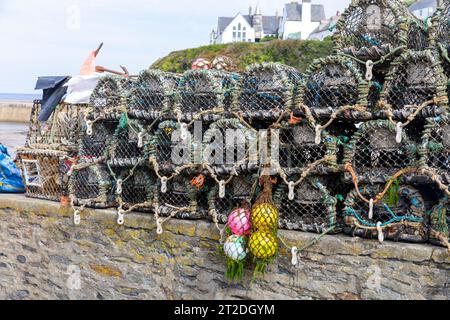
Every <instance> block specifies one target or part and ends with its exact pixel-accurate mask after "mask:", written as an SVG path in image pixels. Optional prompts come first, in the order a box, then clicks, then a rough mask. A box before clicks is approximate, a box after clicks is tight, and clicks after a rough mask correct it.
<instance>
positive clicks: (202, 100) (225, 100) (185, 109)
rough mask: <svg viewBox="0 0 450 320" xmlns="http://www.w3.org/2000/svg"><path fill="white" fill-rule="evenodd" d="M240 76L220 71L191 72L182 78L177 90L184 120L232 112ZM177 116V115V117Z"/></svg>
mask: <svg viewBox="0 0 450 320" xmlns="http://www.w3.org/2000/svg"><path fill="white" fill-rule="evenodd" d="M239 79H240V76H239V75H237V74H235V73H228V72H224V71H218V70H190V71H187V72H185V73H184V74H183V76H181V78H180V81H179V83H178V88H177V95H178V97H177V100H178V106H179V109H180V111H181V115H182V118H183V120H187V121H190V120H192V119H193V116H194V115H196V114H198V113H200V112H207V111H211V110H213V109H223V110H224V111H226V112H231V111H232V110H233V109H234V107H235V104H236V98H235V91H236V89H237V87H238V84H239ZM175 116H176V115H175Z"/></svg>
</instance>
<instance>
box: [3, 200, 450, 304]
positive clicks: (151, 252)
mask: <svg viewBox="0 0 450 320" xmlns="http://www.w3.org/2000/svg"><path fill="white" fill-rule="evenodd" d="M71 215H72V212H71V210H70V209H68V208H61V207H60V205H59V204H58V203H52V202H48V201H40V200H34V199H27V198H25V197H24V196H22V195H0V298H1V299H449V298H450V288H449V287H450V283H449V281H450V280H449V279H450V258H449V253H448V251H447V250H446V249H444V248H440V247H434V246H431V245H428V244H406V243H393V242H385V243H383V244H380V243H378V242H377V241H372V240H363V239H358V238H350V237H347V236H345V235H336V236H325V237H324V238H323V239H322V240H321V241H320V242H319V243H318V244H317V245H315V246H313V247H311V248H309V249H307V250H306V251H305V252H304V253H303V254H302V256H301V259H300V261H299V264H298V265H297V267H293V266H292V265H291V263H290V256H289V254H288V252H287V251H286V250H284V249H283V250H281V252H280V256H279V257H278V259H277V260H276V262H275V263H274V264H273V266H272V267H271V268H270V270H269V272H268V273H267V274H266V275H265V276H264V277H263V278H260V279H257V280H255V281H252V274H251V271H250V270H248V271H246V275H245V279H244V281H243V282H242V283H239V284H230V283H228V281H227V280H226V278H225V276H224V273H225V268H226V264H225V261H224V259H223V258H222V256H221V255H220V254H219V253H218V250H217V245H218V233H217V231H216V229H215V228H214V226H213V224H211V223H209V222H207V221H184V220H171V221H170V222H168V224H167V225H166V226H165V232H164V234H163V235H161V236H157V235H156V231H155V223H154V219H153V217H152V216H151V215H146V214H140V213H136V214H134V213H133V214H130V215H127V216H126V222H125V225H124V226H118V225H117V224H116V219H117V218H116V213H115V212H114V211H109V210H92V211H86V212H84V213H83V215H82V223H81V225H80V226H74V224H73V222H72V216H71ZM279 234H280V236H281V237H282V238H283V239H284V240H285V241H286V242H287V243H288V244H290V245H296V246H298V247H301V246H302V245H305V244H306V243H308V242H309V241H311V239H313V238H315V237H316V235H314V234H309V233H302V232H291V231H280V233H279Z"/></svg>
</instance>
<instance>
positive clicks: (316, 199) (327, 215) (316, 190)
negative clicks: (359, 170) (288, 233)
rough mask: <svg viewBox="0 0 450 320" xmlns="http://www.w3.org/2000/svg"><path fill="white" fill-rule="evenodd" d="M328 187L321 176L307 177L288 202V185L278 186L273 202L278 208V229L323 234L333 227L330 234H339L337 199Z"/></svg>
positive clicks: (327, 182) (327, 183)
mask: <svg viewBox="0 0 450 320" xmlns="http://www.w3.org/2000/svg"><path fill="white" fill-rule="evenodd" d="M293 180H297V179H293ZM329 184H330V181H327V179H325V178H323V177H320V178H319V177H317V176H311V177H308V178H307V179H306V180H304V181H303V182H302V183H301V184H300V185H298V186H296V187H295V189H294V198H293V199H292V200H290V199H289V188H288V186H286V185H285V184H283V185H279V186H278V187H277V188H276V190H275V193H274V200H275V203H276V205H277V207H278V208H279V224H280V228H281V229H288V230H302V231H305V232H315V233H323V232H324V231H326V230H329V229H330V228H333V227H334V228H335V229H334V230H333V232H335V233H337V232H339V226H338V220H337V213H336V204H337V200H336V198H335V197H333V196H332V195H331V193H330V190H329V188H328V186H327V185H329Z"/></svg>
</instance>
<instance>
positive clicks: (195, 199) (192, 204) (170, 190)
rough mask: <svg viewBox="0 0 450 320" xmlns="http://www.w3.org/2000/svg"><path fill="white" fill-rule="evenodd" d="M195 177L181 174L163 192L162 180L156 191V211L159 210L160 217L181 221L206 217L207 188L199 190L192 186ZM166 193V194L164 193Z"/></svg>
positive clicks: (168, 183)
mask: <svg viewBox="0 0 450 320" xmlns="http://www.w3.org/2000/svg"><path fill="white" fill-rule="evenodd" d="M194 178H196V177H195V176H193V175H189V174H185V173H184V174H181V175H178V176H176V177H175V178H173V179H172V180H170V181H168V182H167V185H166V186H167V189H166V190H163V185H162V183H161V180H159V181H158V184H157V186H158V188H157V190H156V191H155V199H154V206H157V208H156V207H154V210H156V209H158V213H159V215H160V216H163V217H168V216H175V217H176V218H180V219H202V218H205V217H206V210H207V198H206V194H205V193H204V192H203V189H204V188H205V187H202V188H201V189H198V188H197V187H195V186H193V185H192V183H191V182H192V179H194ZM164 191H165V192H164Z"/></svg>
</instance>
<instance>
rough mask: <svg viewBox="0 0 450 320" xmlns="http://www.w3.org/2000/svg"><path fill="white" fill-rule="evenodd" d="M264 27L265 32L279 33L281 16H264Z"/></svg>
mask: <svg viewBox="0 0 450 320" xmlns="http://www.w3.org/2000/svg"><path fill="white" fill-rule="evenodd" d="M262 21H263V29H264V33H265V34H277V33H278V27H279V26H280V17H277V16H263V19H262Z"/></svg>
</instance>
